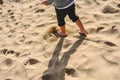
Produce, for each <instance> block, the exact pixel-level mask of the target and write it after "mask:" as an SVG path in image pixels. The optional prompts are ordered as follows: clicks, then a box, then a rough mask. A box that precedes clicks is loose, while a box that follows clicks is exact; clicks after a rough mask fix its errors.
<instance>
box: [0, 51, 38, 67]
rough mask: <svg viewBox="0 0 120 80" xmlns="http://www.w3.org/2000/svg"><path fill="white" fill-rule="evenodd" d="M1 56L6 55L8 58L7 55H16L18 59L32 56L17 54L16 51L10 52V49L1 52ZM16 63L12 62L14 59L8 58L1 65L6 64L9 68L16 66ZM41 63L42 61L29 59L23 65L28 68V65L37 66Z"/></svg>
mask: <svg viewBox="0 0 120 80" xmlns="http://www.w3.org/2000/svg"><path fill="white" fill-rule="evenodd" d="M1 54H4V56H6V57H7V55H14V56H15V57H18V58H19V59H20V58H22V57H25V56H28V55H30V54H23V55H21V53H20V52H16V51H14V50H9V49H3V50H1ZM16 59H17V58H16ZM16 61H17V60H16ZM14 62H15V61H14V60H12V59H10V58H9V57H8V58H6V59H5V60H4V61H2V62H1V63H5V64H6V65H7V66H12V65H13V64H14ZM39 62H40V61H39V60H37V59H34V58H30V59H27V60H26V61H25V62H24V63H23V64H24V65H25V66H27V65H35V64H37V63H39Z"/></svg>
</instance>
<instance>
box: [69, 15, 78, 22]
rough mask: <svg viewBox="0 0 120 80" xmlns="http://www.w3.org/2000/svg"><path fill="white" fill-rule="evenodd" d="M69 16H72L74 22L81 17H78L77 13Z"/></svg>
mask: <svg viewBox="0 0 120 80" xmlns="http://www.w3.org/2000/svg"><path fill="white" fill-rule="evenodd" d="M69 18H70V19H71V20H72V21H73V22H75V21H77V20H78V19H79V17H78V16H77V15H75V16H69Z"/></svg>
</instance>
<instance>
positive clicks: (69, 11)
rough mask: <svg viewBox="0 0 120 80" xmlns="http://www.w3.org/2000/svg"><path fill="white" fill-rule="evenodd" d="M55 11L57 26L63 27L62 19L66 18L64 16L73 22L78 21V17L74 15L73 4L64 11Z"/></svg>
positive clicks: (63, 21)
mask: <svg viewBox="0 0 120 80" xmlns="http://www.w3.org/2000/svg"><path fill="white" fill-rule="evenodd" d="M55 11H56V16H57V21H58V25H59V26H63V25H65V20H64V18H65V17H66V15H68V16H69V18H70V19H71V20H72V21H73V22H75V21H76V20H78V19H79V17H78V16H77V15H76V13H75V4H73V5H71V6H70V7H68V8H66V9H57V8H55Z"/></svg>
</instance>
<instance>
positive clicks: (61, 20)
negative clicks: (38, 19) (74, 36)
mask: <svg viewBox="0 0 120 80" xmlns="http://www.w3.org/2000/svg"><path fill="white" fill-rule="evenodd" d="M55 10H56V15H57V21H58V25H59V27H60V31H58V34H60V35H63V36H65V35H67V34H66V29H65V20H64V18H65V16H66V15H67V14H66V11H65V10H64V9H62V10H61V9H55Z"/></svg>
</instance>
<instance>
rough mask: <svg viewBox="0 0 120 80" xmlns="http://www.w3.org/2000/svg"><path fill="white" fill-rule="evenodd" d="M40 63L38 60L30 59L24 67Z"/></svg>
mask: <svg viewBox="0 0 120 80" xmlns="http://www.w3.org/2000/svg"><path fill="white" fill-rule="evenodd" d="M39 62H40V61H38V60H37V59H29V60H28V61H27V62H25V64H24V65H28V64H29V65H35V64H37V63H39Z"/></svg>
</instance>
